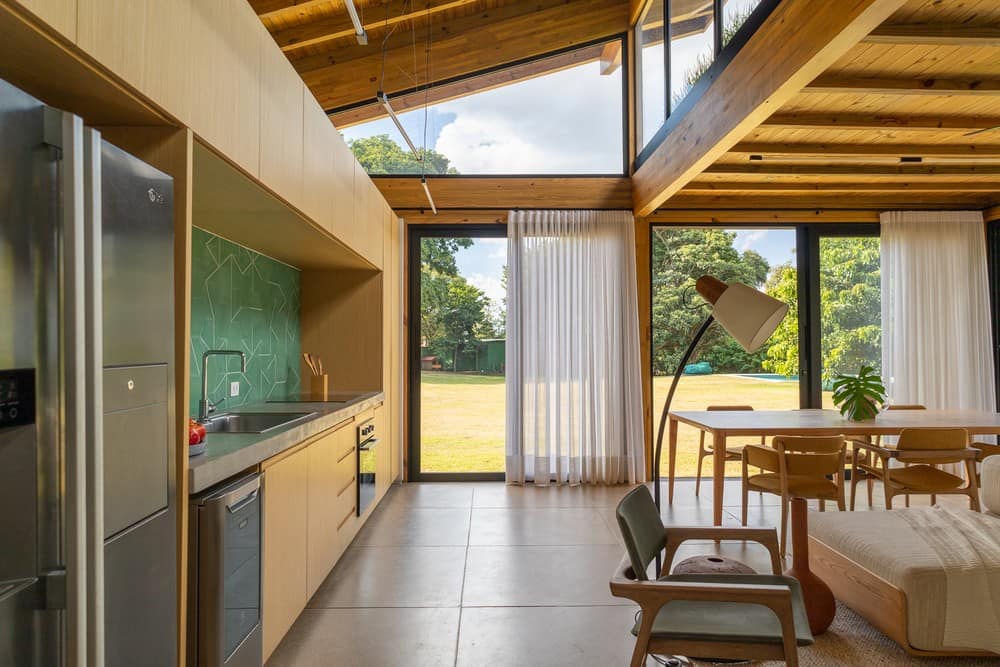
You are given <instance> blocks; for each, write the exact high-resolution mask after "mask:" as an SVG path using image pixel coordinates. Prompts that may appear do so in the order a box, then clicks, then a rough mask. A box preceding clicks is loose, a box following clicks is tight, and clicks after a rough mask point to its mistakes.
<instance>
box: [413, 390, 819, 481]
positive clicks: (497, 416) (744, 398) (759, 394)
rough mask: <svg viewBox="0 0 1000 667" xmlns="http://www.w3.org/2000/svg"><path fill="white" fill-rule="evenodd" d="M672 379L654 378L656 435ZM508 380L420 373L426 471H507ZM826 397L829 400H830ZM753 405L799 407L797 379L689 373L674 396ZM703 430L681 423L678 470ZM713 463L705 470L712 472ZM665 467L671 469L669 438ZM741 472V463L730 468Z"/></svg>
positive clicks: (684, 402) (686, 464)
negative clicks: (766, 378) (505, 419)
mask: <svg viewBox="0 0 1000 667" xmlns="http://www.w3.org/2000/svg"><path fill="white" fill-rule="evenodd" d="M669 387H670V378H668V377H658V378H656V379H655V380H654V382H653V399H654V406H653V407H654V424H653V429H654V430H653V432H654V434H655V432H656V427H657V420H658V419H659V415H660V409H661V407H662V405H663V401H664V400H665V399H666V395H667V390H668V389H669ZM504 391H505V387H504V379H503V378H501V377H493V376H482V375H461V374H454V373H446V372H424V373H422V374H421V382H420V393H421V400H420V405H421V411H422V413H423V414H422V419H421V423H422V425H421V436H420V437H421V442H422V447H423V451H422V452H421V465H422V467H423V469H424V471H425V472H472V471H475V472H502V471H503V468H504V416H505V415H504V398H505V396H504ZM824 398H827V400H824V403H828V402H829V401H828V397H824ZM736 404H739V405H743V404H747V405H752V406H753V407H754V408H756V409H758V410H787V409H794V408H797V407H798V406H799V387H798V384H796V383H794V382H766V381H763V380H754V379H748V378H739V377H734V376H730V375H702V376H685V377H683V378H681V382H680V385H679V386H678V388H677V394H676V395H675V396H674V405H673V408H674V409H677V410H703V409H704V408H705V407H706V406H709V405H736ZM697 453H698V431H696V430H694V429H691V428H687V427H684V426H681V430H680V433H679V437H678V456H677V474H678V476H680V477H690V476H694V474H695V464H696V461H697ZM710 466H711V463H710V461H707V460H706V461H705V472H706V473H708V474H710ZM662 467H663V470H664V472H665V471H666V443H665V442H664V461H663V466H662ZM727 473H728V474H730V475H737V474H739V467H738V464H730V465H729V466H728V468H727Z"/></svg>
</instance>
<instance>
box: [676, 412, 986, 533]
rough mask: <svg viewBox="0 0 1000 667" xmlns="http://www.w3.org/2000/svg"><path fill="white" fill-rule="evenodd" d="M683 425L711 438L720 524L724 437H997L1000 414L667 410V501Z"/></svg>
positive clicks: (717, 522) (714, 495) (715, 513)
mask: <svg viewBox="0 0 1000 667" xmlns="http://www.w3.org/2000/svg"><path fill="white" fill-rule="evenodd" d="M680 424H687V425H688V426H693V427H694V428H696V429H699V430H701V431H705V432H707V433H709V434H711V436H712V450H713V456H712V482H713V483H712V518H713V521H714V522H715V525H716V526H721V525H722V498H723V491H724V486H725V477H726V438H729V437H732V436H756V437H758V438H759V437H761V436H771V435H899V433H900V431H902V430H903V429H906V428H964V429H966V430H967V431H968V432H969V434H970V435H973V434H975V435H1000V414H998V413H996V412H986V411H982V410H886V411H884V412H880V413H879V414H878V416H877V417H875V419H868V420H865V421H851V420H850V419H846V418H845V417H843V416H841V414H840V413H839V412H838V411H836V410H818V409H815V410H752V411H751V410H740V411H722V410H713V411H708V410H680V411H677V412H671V413H670V414H669V423H668V429H669V430H668V434H669V438H668V441H667V442H668V445H667V447H668V449H667V470H668V475H667V502H668V503H671V504H672V503H673V502H674V477H675V469H676V467H677V429H678V427H679V425H680Z"/></svg>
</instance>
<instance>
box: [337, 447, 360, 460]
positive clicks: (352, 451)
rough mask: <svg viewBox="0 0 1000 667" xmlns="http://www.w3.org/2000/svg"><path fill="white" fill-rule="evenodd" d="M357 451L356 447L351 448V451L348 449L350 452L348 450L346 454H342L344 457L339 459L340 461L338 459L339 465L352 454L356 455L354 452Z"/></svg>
mask: <svg viewBox="0 0 1000 667" xmlns="http://www.w3.org/2000/svg"><path fill="white" fill-rule="evenodd" d="M355 449H356V447H351V448H350V449H348V450H347V451H346V452H344V453H343V454H342V455H341V456H340V458H339V459H337V463H340V462H341V461H343V460H344V459H346V458H347V457H348V456H350V455H351V454H353V453H354V450H355Z"/></svg>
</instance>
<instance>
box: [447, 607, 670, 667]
mask: <svg viewBox="0 0 1000 667" xmlns="http://www.w3.org/2000/svg"><path fill="white" fill-rule="evenodd" d="M634 613H635V610H634V609H632V608H631V607H497V608H476V607H472V608H465V609H463V610H462V626H461V631H460V633H459V641H458V663H457V664H458V665H459V667H481V666H482V665H545V667H561V666H566V667H580V666H581V665H627V664H628V663H629V660H630V659H631V656H632V649H633V647H634V646H635V637H634V636H632V633H631V632H630V629H631V627H632V623H633V620H634V619H633V615H634ZM647 664H652V661H649V662H648V663H647Z"/></svg>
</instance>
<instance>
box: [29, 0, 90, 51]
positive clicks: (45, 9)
mask: <svg viewBox="0 0 1000 667" xmlns="http://www.w3.org/2000/svg"><path fill="white" fill-rule="evenodd" d="M19 2H20V4H21V5H22V6H23V7H24V8H25V9H27V10H28V11H29V12H31V14H33V15H34V16H35V17H37V18H39V19H41V20H42V21H43V22H45V23H46V24H48V25H49V26H50V27H52V28H54V29H55V30H56V32H58V33H60V34H61V35H63V36H64V37H66V38H67V39H69V40H70V41H73V40H75V39H76V29H77V25H76V12H77V7H76V2H77V0H19Z"/></svg>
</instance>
